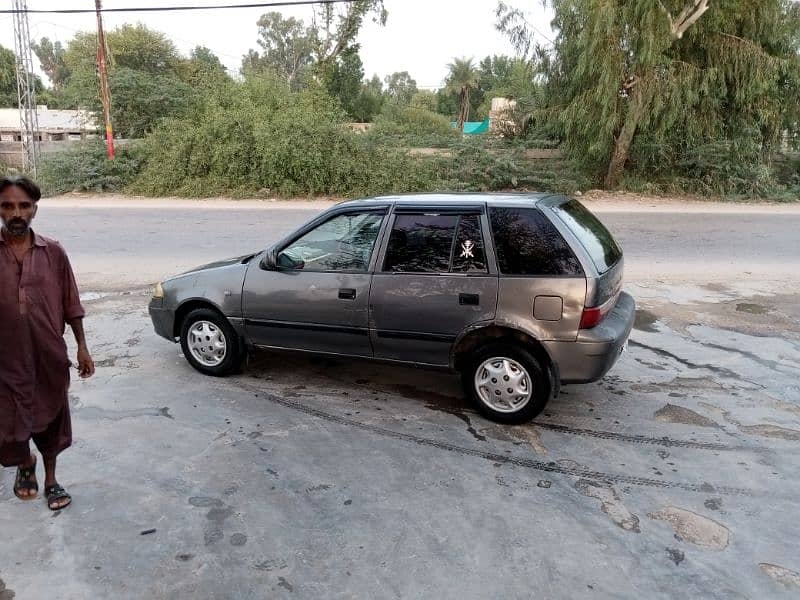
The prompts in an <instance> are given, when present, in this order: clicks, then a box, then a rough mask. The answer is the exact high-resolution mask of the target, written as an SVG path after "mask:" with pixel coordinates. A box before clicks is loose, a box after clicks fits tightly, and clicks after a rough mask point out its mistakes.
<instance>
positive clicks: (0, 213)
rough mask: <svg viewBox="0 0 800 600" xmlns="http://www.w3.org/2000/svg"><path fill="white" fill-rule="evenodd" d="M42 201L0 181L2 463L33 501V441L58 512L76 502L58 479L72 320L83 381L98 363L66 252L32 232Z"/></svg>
mask: <svg viewBox="0 0 800 600" xmlns="http://www.w3.org/2000/svg"><path fill="white" fill-rule="evenodd" d="M41 196H42V193H41V192H40V191H39V188H38V187H37V186H36V184H35V183H33V182H32V181H31V180H30V179H28V178H27V177H4V178H3V179H2V180H0V219H2V231H1V232H0V233H1V235H0V348H2V349H3V358H2V360H0V464H2V465H3V466H4V467H17V476H16V480H15V482H14V494H16V496H17V497H18V498H20V499H21V500H32V499H34V498H35V497H36V496H37V494H38V492H39V484H38V482H37V481H36V457H35V455H34V454H32V453H31V450H30V446H29V441H30V440H31V438H32V439H33V442H34V444H36V447H37V448H38V450H39V452H40V453H41V455H42V459H43V462H44V470H45V479H44V486H45V488H44V493H45V497H46V499H47V505H48V506H49V507H50V509H51V510H61V509H62V508H64V507H65V506H67V505H69V503H70V502H71V501H72V498H71V497H70V495H69V494H68V493H67V492H66V490H65V489H64V488H63V487H61V485H59V483H58V481H57V480H56V456H58V454H59V453H60V452H62V451H63V450H65V449H67V448H68V447H69V446H70V445H72V423H71V421H70V415H69V400H68V397H67V389H68V388H69V381H70V375H69V369H70V366H71V363H70V360H69V358H68V356H67V345H66V343H65V342H64V331H65V328H66V324H67V323H69V325H70V327H71V328H72V331H73V333H74V334H75V340H76V341H77V342H78V370H79V373H80V376H81V377H83V378H86V377H91V376H92V375H93V374H94V362H93V361H92V357H91V356H90V354H89V350H88V348H87V346H86V338H85V336H84V333H83V317H84V311H83V307H82V306H81V302H80V297H79V295H78V286H77V285H76V283H75V276H74V275H73V273H72V267H71V266H70V264H69V260H68V259H67V254H66V253H65V252H64V249H63V248H62V247H61V245H60V244H59V243H58V242H56V241H54V240H50V239H47V238H46V237H43V236H41V235H38V234H36V233H34V232H33V230H32V229H31V222H32V221H33V218H34V217H35V216H36V210H37V208H38V205H37V202H38V201H39V198H41Z"/></svg>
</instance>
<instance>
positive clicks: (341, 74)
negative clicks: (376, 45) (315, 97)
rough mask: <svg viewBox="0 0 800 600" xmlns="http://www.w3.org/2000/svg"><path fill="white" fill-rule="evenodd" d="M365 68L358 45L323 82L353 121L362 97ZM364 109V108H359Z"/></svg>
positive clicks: (344, 55) (336, 64)
mask: <svg viewBox="0 0 800 600" xmlns="http://www.w3.org/2000/svg"><path fill="white" fill-rule="evenodd" d="M363 79H364V66H363V64H362V63H361V57H360V56H359V55H358V45H355V46H352V47H350V48H347V49H346V50H345V51H344V52H342V53H341V55H340V56H339V57H338V59H337V60H336V61H335V63H334V64H333V66H332V68H330V69H328V70H327V71H326V73H325V77H324V79H323V82H324V84H325V87H326V88H327V90H328V93H329V94H330V95H331V96H333V97H334V98H336V99H337V100H339V102H340V103H341V105H342V108H343V109H344V111H345V113H347V115H348V116H349V117H350V118H351V119H352V118H354V117H355V114H356V112H357V110H356V104H357V103H358V100H359V97H360V96H361V87H362V86H361V82H362V80H363ZM359 108H363V107H359Z"/></svg>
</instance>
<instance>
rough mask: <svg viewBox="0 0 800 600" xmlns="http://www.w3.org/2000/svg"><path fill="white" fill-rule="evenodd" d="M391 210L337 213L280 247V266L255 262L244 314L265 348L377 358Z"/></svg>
mask: <svg viewBox="0 0 800 600" xmlns="http://www.w3.org/2000/svg"><path fill="white" fill-rule="evenodd" d="M386 211H387V207H382V208H374V209H359V210H347V211H344V212H339V213H335V214H333V215H331V216H330V217H329V218H327V219H325V220H324V221H323V222H321V223H319V224H316V225H315V226H312V227H311V228H310V229H308V230H305V231H302V230H301V233H300V234H299V235H298V236H297V237H296V238H295V239H294V240H293V241H291V242H289V243H288V244H284V245H283V246H282V247H279V248H277V249H275V251H274V256H276V260H275V263H276V265H275V267H274V268H271V269H265V268H264V267H263V266H262V265H260V264H259V262H260V261H254V262H253V264H251V266H250V268H249V269H248V271H247V276H246V277H245V282H244V288H243V294H242V312H243V315H244V319H245V329H246V332H247V335H248V337H249V338H250V340H251V341H252V343H254V344H255V345H258V346H264V347H273V348H287V349H296V350H306V351H312V352H326V353H335V354H349V355H356V356H372V347H371V344H370V338H369V328H368V324H369V323H368V317H369V315H368V300H369V288H370V282H371V264H372V262H373V260H374V257H373V254H374V249H375V245H376V241H377V239H378V236H379V233H380V231H381V227H382V224H383V221H384V217H385V214H386Z"/></svg>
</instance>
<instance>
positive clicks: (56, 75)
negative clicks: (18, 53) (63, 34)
mask: <svg viewBox="0 0 800 600" xmlns="http://www.w3.org/2000/svg"><path fill="white" fill-rule="evenodd" d="M31 46H32V48H33V52H34V53H35V54H36V57H37V58H38V59H39V64H41V65H42V71H44V73H45V75H47V78H48V79H49V80H50V83H51V84H52V85H53V89H54V90H56V91H58V90H60V89H62V88H63V87H64V84H65V83H66V82H67V80H68V79H69V74H70V71H69V68H68V67H67V65H66V63H65V62H64V46H62V45H61V42H59V41H55V42H51V41H50V40H49V39H48V38H46V37H43V38H42V39H41V40H39V42H38V43H37V42H34V43H33V44H31Z"/></svg>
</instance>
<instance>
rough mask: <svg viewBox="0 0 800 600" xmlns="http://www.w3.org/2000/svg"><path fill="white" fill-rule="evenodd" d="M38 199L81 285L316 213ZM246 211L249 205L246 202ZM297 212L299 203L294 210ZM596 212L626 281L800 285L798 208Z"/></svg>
mask: <svg viewBox="0 0 800 600" xmlns="http://www.w3.org/2000/svg"><path fill="white" fill-rule="evenodd" d="M57 202H58V201H51V202H46V201H45V202H43V204H42V206H41V209H40V213H39V217H38V220H37V223H36V225H37V227H38V228H39V229H40V231H41V232H42V233H44V234H48V233H49V234H51V235H53V236H54V237H57V238H58V239H59V240H60V241H61V242H62V243H63V244H64V245H65V247H66V248H67V250H68V251H69V253H70V255H71V257H72V260H73V263H74V264H75V267H76V270H77V271H78V272H79V273H80V274H81V275H82V277H81V280H82V283H83V284H84V285H85V286H88V287H90V288H92V289H109V288H113V287H114V286H117V288H119V286H120V284H123V285H124V286H134V285H147V284H151V283H153V282H155V281H157V280H158V279H160V278H163V277H165V276H167V275H169V274H173V273H176V272H180V271H181V270H183V269H188V268H191V267H193V266H196V265H198V264H203V263H205V262H209V261H211V260H215V259H219V258H225V257H228V256H236V255H239V254H244V253H248V252H252V251H257V250H260V249H262V248H264V247H265V246H267V245H268V244H269V243H270V242H272V241H275V240H277V239H280V238H282V237H283V236H284V235H286V234H288V233H290V232H291V231H292V230H293V228H294V227H296V226H298V225H300V224H302V223H304V222H305V221H307V220H308V219H310V218H311V217H312V216H313V215H315V214H317V213H318V212H319V210H320V208H319V207H318V206H316V205H312V206H313V207H312V208H308V209H298V208H280V207H279V206H276V205H274V204H263V205H261V206H260V207H258V208H231V207H230V206H228V205H225V206H224V207H221V208H213V207H211V208H209V207H208V205H205V206H198V207H191V208H187V207H185V206H181V207H180V208H169V207H168V206H167V205H165V204H163V203H158V202H153V201H143V202H142V205H141V208H113V209H112V208H108V207H106V206H102V207H97V206H94V205H93V204H92V203H91V202H87V203H84V204H81V203H71V204H69V205H67V206H66V207H64V206H62V205H59V204H58V203H57ZM244 206H252V204H245V205H244ZM293 206H296V205H293ZM597 210H598V214H600V215H601V217H602V219H603V221H604V222H605V223H606V225H607V226H608V227H609V228H610V229H611V230H612V232H613V233H614V234H615V235H616V236H617V238H618V240H619V241H620V242H621V244H622V245H623V248H624V250H625V256H626V273H627V275H628V279H629V280H630V281H637V280H639V281H640V280H655V279H668V280H677V281H692V282H700V283H702V282H709V281H710V282H721V283H725V282H729V281H731V280H735V279H742V280H749V279H755V280H772V281H779V280H785V278H786V277H790V278H792V279H794V280H798V279H800V274H798V269H796V263H797V257H798V256H800V236H798V235H797V232H798V231H800V210H798V211H795V212H794V213H782V214H772V215H770V214H762V213H752V212H742V213H738V214H737V213H734V214H730V213H717V214H714V213H702V212H695V211H689V212H687V211H673V212H661V211H658V212H656V211H652V210H649V209H647V208H641V207H636V206H633V205H632V206H630V207H628V208H627V209H626V208H624V207H623V210H624V212H620V210H619V208H616V209H615V210H613V211H608V210H607V209H606V208H604V207H599V208H598V209H597Z"/></svg>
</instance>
